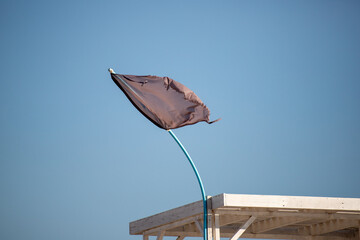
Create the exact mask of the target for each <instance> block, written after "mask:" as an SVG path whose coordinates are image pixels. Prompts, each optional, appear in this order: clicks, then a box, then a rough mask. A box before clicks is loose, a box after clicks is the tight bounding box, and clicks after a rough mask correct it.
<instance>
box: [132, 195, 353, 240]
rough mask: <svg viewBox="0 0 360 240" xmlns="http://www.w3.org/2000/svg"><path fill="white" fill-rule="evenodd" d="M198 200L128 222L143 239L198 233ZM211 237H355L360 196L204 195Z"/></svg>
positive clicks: (320, 239)
mask: <svg viewBox="0 0 360 240" xmlns="http://www.w3.org/2000/svg"><path fill="white" fill-rule="evenodd" d="M202 210H203V206H202V201H198V202H194V203H191V204H188V205H185V206H181V207H178V208H175V209H171V210H168V211H165V212H162V213H159V214H156V215H153V216H150V217H147V218H143V219H140V220H137V221H134V222H131V223H130V234H132V235H142V236H143V240H148V239H149V236H156V239H157V240H162V239H163V237H164V236H176V237H177V238H176V239H177V240H182V239H184V238H188V237H201V236H202ZM208 210H209V217H208V225H209V228H208V235H209V239H210V240H220V237H221V238H228V239H230V240H236V239H238V238H260V239H304V240H325V239H326V240H339V239H356V240H360V236H359V235H360V234H359V227H360V199H359V198H328V197H292V196H264V195H241V194H220V195H217V196H214V197H209V198H208Z"/></svg>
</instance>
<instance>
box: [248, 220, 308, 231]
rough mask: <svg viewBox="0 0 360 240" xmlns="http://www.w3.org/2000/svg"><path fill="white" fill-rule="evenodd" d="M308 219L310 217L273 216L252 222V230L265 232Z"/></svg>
mask: <svg viewBox="0 0 360 240" xmlns="http://www.w3.org/2000/svg"><path fill="white" fill-rule="evenodd" d="M308 219H309V218H301V217H271V218H268V219H265V220H262V221H259V222H256V223H254V224H252V226H251V232H253V233H263V232H267V231H270V230H274V229H277V228H281V227H284V226H289V225H293V224H295V223H299V222H303V221H306V220H308Z"/></svg>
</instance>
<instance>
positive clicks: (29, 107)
mask: <svg viewBox="0 0 360 240" xmlns="http://www.w3.org/2000/svg"><path fill="white" fill-rule="evenodd" d="M0 34H1V37H0V43H1V44H0V68H1V71H0V80H1V82H0V109H1V111H0V127H1V134H0V239H6V240H22V239H27V240H35V239H36V240H45V239H46V240H48V239H51V240H63V239H66V240H75V239H87V240H92V239H109V240H112V239H113V240H115V239H116V240H119V239H134V240H135V239H140V238H139V237H136V236H129V233H128V223H129V222H130V221H133V220H137V219H139V218H143V217H146V216H149V215H152V214H155V213H158V212H161V211H165V210H167V209H170V208H174V207H177V206H181V205H183V204H187V203H190V202H193V201H197V200H200V199H201V194H200V189H199V186H198V185H197V181H196V178H195V175H194V173H193V172H192V169H191V167H190V165H189V163H188V162H187V160H186V158H185V156H184V155H183V153H182V152H181V150H180V149H179V148H178V146H177V145H176V143H175V142H174V141H173V139H172V138H171V136H170V135H169V134H168V133H167V132H166V131H164V130H162V129H160V128H158V127H156V126H155V125H153V124H152V123H151V122H149V121H148V120H147V119H146V118H145V117H143V116H142V115H141V114H140V113H138V112H137V110H136V109H135V108H134V107H133V106H132V105H131V103H130V102H129V101H128V100H127V99H126V97H125V95H124V94H123V93H122V92H121V91H120V90H119V89H118V88H117V86H116V85H115V84H114V83H113V81H112V80H111V78H110V75H109V73H108V71H107V69H108V68H109V67H112V68H113V69H114V70H115V71H116V72H118V73H123V74H134V75H145V74H151V75H159V76H168V77H171V78H173V79H175V80H177V81H179V82H181V83H183V84H184V85H186V86H187V87H189V88H190V89H192V90H193V91H194V92H195V93H196V94H197V95H198V96H199V97H200V98H201V99H202V101H203V102H204V103H205V104H206V105H207V106H208V107H209V109H210V110H211V119H216V118H218V117H222V120H221V121H220V122H217V123H214V124H212V125H208V124H206V123H198V124H196V125H193V126H187V127H184V128H181V129H176V130H174V132H175V133H176V134H177V136H178V137H179V138H180V139H181V140H182V142H183V144H184V145H185V146H186V147H187V150H188V151H189V153H190V154H191V155H192V158H193V159H194V161H195V163H196V165H197V167H198V170H199V172H200V174H201V176H202V179H203V181H204V184H205V188H206V191H207V194H208V195H217V194H220V193H224V192H225V193H238V194H264V195H265V194H269V195H298V196H299V195H300V196H329V197H356V198H360V187H359V185H360V174H359V170H360V2H359V1H342V0H341V1H340V0H339V1H332V0H330V1H253V0H252V1H240V0H239V1H136V0H135V1H4V0H2V1H0ZM169 239H173V238H169Z"/></svg>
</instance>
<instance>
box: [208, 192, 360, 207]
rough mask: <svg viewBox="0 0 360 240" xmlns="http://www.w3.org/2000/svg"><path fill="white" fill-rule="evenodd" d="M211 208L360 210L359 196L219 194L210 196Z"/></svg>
mask: <svg viewBox="0 0 360 240" xmlns="http://www.w3.org/2000/svg"><path fill="white" fill-rule="evenodd" d="M212 204H213V209H217V208H221V207H257V208H280V209H310V210H311V209H314V210H326V211H360V199H359V198H330V197H297V196H271V195H244V194H225V193H223V194H220V195H217V196H214V197H212Z"/></svg>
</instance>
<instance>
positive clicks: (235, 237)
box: [230, 216, 256, 240]
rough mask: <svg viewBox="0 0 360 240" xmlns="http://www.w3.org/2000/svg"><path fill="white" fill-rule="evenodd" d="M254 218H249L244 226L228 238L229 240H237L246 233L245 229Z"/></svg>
mask: <svg viewBox="0 0 360 240" xmlns="http://www.w3.org/2000/svg"><path fill="white" fill-rule="evenodd" d="M255 219H256V217H255V216H251V217H250V218H249V220H247V222H246V223H244V225H242V227H241V228H240V229H239V230H238V231H237V232H236V233H235V234H234V236H232V237H231V238H230V240H237V239H239V237H240V236H241V235H242V234H243V233H244V232H245V231H246V229H247V228H248V227H249V226H250V225H251V224H252V223H253V222H254V221H255Z"/></svg>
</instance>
